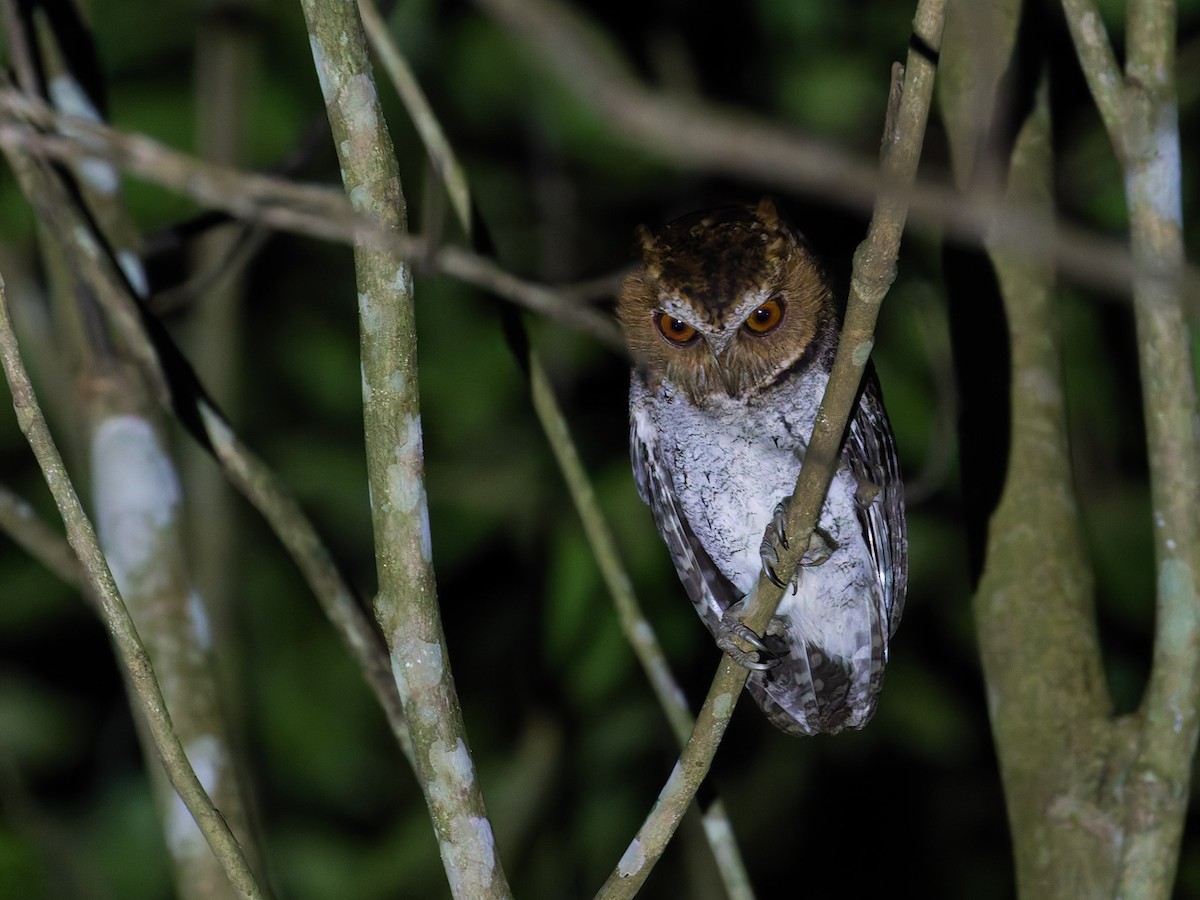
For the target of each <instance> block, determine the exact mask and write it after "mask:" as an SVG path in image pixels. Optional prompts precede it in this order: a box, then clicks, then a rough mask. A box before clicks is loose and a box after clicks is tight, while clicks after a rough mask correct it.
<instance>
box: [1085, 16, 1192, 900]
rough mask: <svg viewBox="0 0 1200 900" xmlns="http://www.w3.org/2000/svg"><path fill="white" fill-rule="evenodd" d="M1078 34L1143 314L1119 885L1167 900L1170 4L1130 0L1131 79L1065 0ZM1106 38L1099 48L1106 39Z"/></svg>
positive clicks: (1175, 696)
mask: <svg viewBox="0 0 1200 900" xmlns="http://www.w3.org/2000/svg"><path fill="white" fill-rule="evenodd" d="M1063 8H1064V10H1065V12H1066V14H1067V22H1068V24H1069V26H1070V29H1071V36H1072V39H1073V40H1074V42H1075V48H1076V53H1077V55H1078V56H1079V60H1080V63H1081V65H1082V66H1083V70H1084V74H1085V76H1086V77H1087V80H1088V85H1089V87H1090V88H1091V90H1092V95H1093V98H1094V99H1095V101H1096V105H1097V106H1098V107H1099V108H1100V110H1101V113H1102V117H1103V119H1104V124H1105V127H1106V128H1107V130H1108V134H1109V139H1110V141H1111V142H1112V145H1113V147H1114V149H1115V151H1116V154H1117V158H1118V159H1119V161H1120V162H1121V165H1122V168H1123V169H1124V174H1125V198H1126V203H1127V205H1128V208H1129V230H1130V244H1131V246H1132V249H1133V257H1134V264H1135V271H1134V283H1133V304H1134V319H1135V322H1136V326H1137V343H1138V365H1139V369H1140V373H1141V382H1142V398H1143V406H1144V410H1145V420H1146V444H1147V451H1148V454H1147V455H1148V459H1149V464H1150V498H1151V504H1152V509H1153V515H1154V523H1153V525H1154V527H1153V533H1154V552H1155V564H1156V569H1157V575H1158V577H1157V590H1156V598H1157V602H1156V618H1155V633H1154V652H1153V662H1152V666H1151V670H1150V680H1149V684H1148V686H1147V689H1146V692H1145V695H1144V696H1143V698H1142V703H1141V706H1140V708H1139V713H1140V716H1141V720H1142V721H1141V725H1142V727H1141V732H1140V734H1139V737H1138V752H1137V758H1136V761H1135V763H1134V766H1133V769H1132V771H1131V772H1130V775H1129V778H1128V781H1127V787H1126V792H1125V801H1126V805H1125V809H1124V817H1123V822H1122V825H1123V827H1124V829H1125V834H1124V843H1123V845H1122V860H1121V863H1122V865H1121V871H1120V880H1119V889H1120V890H1122V891H1124V892H1127V893H1129V894H1131V895H1132V894H1136V895H1139V896H1166V895H1167V894H1168V893H1169V891H1170V885H1171V884H1172V882H1173V880H1174V873H1175V867H1176V865H1177V862H1178V859H1177V857H1178V852H1179V842H1180V839H1181V836H1182V831H1183V817H1184V812H1185V811H1186V808H1187V797H1188V790H1189V785H1190V782H1191V761H1192V756H1193V755H1194V753H1195V750H1196V740H1197V735H1198V732H1200V716H1198V715H1197V707H1198V705H1200V594H1198V590H1200V585H1198V584H1197V579H1198V575H1200V522H1198V521H1197V517H1196V507H1195V497H1196V491H1197V489H1198V486H1200V448H1198V446H1197V442H1198V439H1197V434H1198V431H1200V428H1198V423H1197V408H1196V399H1197V398H1196V383H1195V375H1194V369H1193V366H1192V350H1191V345H1190V340H1189V330H1188V322H1187V315H1186V309H1185V304H1184V291H1183V279H1182V272H1183V263H1184V253H1183V213H1182V201H1181V192H1182V181H1181V171H1180V148H1179V121H1178V116H1179V110H1178V100H1177V97H1176V92H1175V38H1176V34H1175V4H1174V3H1173V2H1172V0H1130V2H1129V7H1128V12H1127V35H1126V40H1127V52H1126V64H1125V72H1124V77H1123V78H1122V77H1121V76H1120V73H1119V72H1118V71H1117V69H1116V65H1115V62H1113V61H1112V51H1111V49H1108V50H1105V47H1106V46H1107V37H1106V36H1105V35H1104V34H1103V32H1102V31H1100V32H1099V34H1097V25H1096V23H1097V22H1098V21H1099V16H1098V13H1097V11H1096V9H1095V7H1094V5H1093V4H1092V2H1091V0H1063ZM1099 44H1103V46H1098V45H1099Z"/></svg>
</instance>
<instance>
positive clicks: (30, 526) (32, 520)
mask: <svg viewBox="0 0 1200 900" xmlns="http://www.w3.org/2000/svg"><path fill="white" fill-rule="evenodd" d="M0 530H3V531H5V532H7V533H8V536H9V537H11V538H12V539H13V540H14V541H15V542H16V543H17V544H18V545H19V546H20V547H21V548H22V549H24V550H25V552H26V553H28V554H29V555H30V556H32V557H33V558H34V559H36V560H37V561H38V562H40V563H41V564H42V565H43V566H45V567H46V568H47V569H49V570H50V571H51V572H53V573H54V574H55V575H57V576H58V577H59V578H60V579H61V580H62V581H64V582H66V583H67V584H69V585H71V586H72V587H78V586H79V560H78V559H76V558H75V554H74V553H72V552H71V545H70V544H68V543H67V541H66V539H65V538H64V537H63V536H62V535H61V534H59V533H58V531H56V530H55V529H53V528H51V527H50V525H49V524H47V523H46V522H45V521H44V520H43V519H42V518H41V517H40V516H39V515H38V513H37V510H36V509H34V508H33V506H32V505H31V504H30V503H29V502H28V501H27V500H25V498H24V497H21V496H20V495H19V494H16V493H14V492H13V491H11V490H10V489H9V488H8V487H6V486H5V485H2V484H0Z"/></svg>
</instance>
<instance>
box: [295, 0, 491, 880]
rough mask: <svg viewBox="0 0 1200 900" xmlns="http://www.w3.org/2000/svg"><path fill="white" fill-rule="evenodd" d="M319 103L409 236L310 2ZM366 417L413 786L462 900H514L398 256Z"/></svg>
mask: <svg viewBox="0 0 1200 900" xmlns="http://www.w3.org/2000/svg"><path fill="white" fill-rule="evenodd" d="M301 5H302V6H303V9H304V15H305V19H306V20H307V22H308V29H309V41H310V43H311V46H312V53H313V61H314V64H315V65H316V70H317V77H318V79H319V80H320V83H321V92H322V94H323V95H324V97H325V104H326V108H327V112H328V115H329V121H330V125H331V126H332V129H333V136H334V143H335V145H336V147H337V153H338V160H339V162H340V163H341V166H342V177H343V182H344V184H345V189H346V193H347V195H348V196H349V197H350V201H351V203H352V204H353V206H354V208H355V211H356V212H359V213H361V214H364V215H366V216H368V217H370V218H371V219H373V220H375V221H377V222H379V223H380V224H381V225H382V226H384V227H385V228H387V229H389V230H391V231H394V232H402V231H404V229H405V208H404V195H403V193H402V191H401V187H400V176H399V171H398V167H397V163H396V158H395V154H394V152H393V149H392V141H391V137H390V135H389V134H388V131H387V128H386V126H385V124H384V122H383V114H382V111H381V109H380V106H379V99H378V97H377V95H376V92H375V81H374V77H373V75H372V72H371V68H370V61H369V59H368V56H367V47H366V38H365V36H364V34H363V28H362V23H361V22H360V20H359V17H358V12H357V9H356V7H355V5H354V4H353V3H350V2H344V0H343V2H319V0H302V4H301ZM354 257H355V269H356V274H357V280H358V298H359V324H360V327H361V338H362V366H363V414H364V420H365V425H366V444H367V470H368V475H369V479H370V485H371V499H372V504H371V505H372V517H373V521H374V527H375V537H376V554H377V560H378V573H379V594H378V597H377V598H376V606H375V611H376V616H377V618H378V620H379V623H380V625H381V626H382V628H383V632H384V637H385V638H386V640H387V642H388V646H389V648H390V650H391V654H392V668H393V672H394V674H395V678H396V684H397V686H398V688H399V690H400V696H401V700H402V701H403V703H404V709H405V713H406V714H407V718H408V722H409V729H410V732H411V736H412V743H413V751H414V755H415V757H416V768H417V774H418V777H419V779H420V781H421V787H422V790H423V791H424V793H425V799H426V803H427V804H428V806H429V810H430V814H431V816H432V818H433V824H434V829H435V831H436V833H437V837H438V842H439V845H440V848H441V853H442V862H443V864H444V866H445V869H446V874H447V876H448V878H449V881H450V887H451V891H452V892H453V894H454V896H455V897H458V898H463V900H467V898H469V900H483V898H490V897H507V896H509V889H508V885H507V882H506V880H505V877H504V872H503V870H502V868H501V866H500V861H499V860H498V859H497V857H496V848H495V841H494V838H493V834H492V826H491V823H490V822H489V821H488V818H487V813H486V811H485V809H484V804H483V794H482V792H481V790H480V787H479V783H478V780H477V778H476V775H475V767H474V764H473V762H472V760H471V754H470V751H469V750H468V748H467V741H466V733H465V730H464V727H463V721H462V711H461V709H460V708H459V703H458V696H457V694H456V693H455V690H454V682H453V678H452V676H451V673H450V665H449V658H448V654H447V650H446V643H445V636H444V633H443V631H442V625H441V615H440V612H439V609H438V604H437V591H436V584H435V581H434V573H433V558H432V547H431V546H430V535H429V509H428V504H427V500H426V495H425V486H424V478H423V469H424V461H423V452H422V442H421V418H420V398H419V393H418V386H417V358H416V357H417V354H416V333H415V322H414V311H413V302H412V281H411V277H410V273H409V269H408V266H407V265H406V264H405V262H404V261H403V259H402V258H401V256H400V255H399V254H398V253H397V252H395V250H394V249H392V248H390V247H380V246H379V245H378V243H374V242H373V243H370V244H368V243H367V242H365V241H360V242H358V243H357V244H356V246H355V254H354Z"/></svg>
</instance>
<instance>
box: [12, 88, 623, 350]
mask: <svg viewBox="0 0 1200 900" xmlns="http://www.w3.org/2000/svg"><path fill="white" fill-rule="evenodd" d="M0 109H4V110H6V111H7V112H9V113H11V114H12V115H13V116H17V117H19V118H20V120H21V121H22V123H23V124H0V144H2V145H4V146H7V147H10V148H20V149H22V150H25V151H27V152H29V153H34V154H38V155H41V156H45V157H46V158H48V159H54V160H58V161H63V162H77V161H78V160H80V159H81V158H84V159H94V158H101V159H104V160H107V161H111V162H113V163H114V164H115V165H118V166H120V167H121V168H122V169H124V170H126V171H129V172H132V173H133V174H135V175H137V176H138V177H140V178H144V179H146V180H148V181H151V182H153V183H155V184H159V185H161V186H163V187H165V188H167V189H169V190H173V191H177V192H178V193H180V194H183V195H185V196H188V197H190V198H192V199H193V200H195V201H196V202H198V203H201V204H204V205H206V206H209V207H211V208H213V209H219V210H222V211H224V212H227V213H229V214H230V215H233V216H236V217H238V218H240V219H245V220H247V221H253V222H260V223H262V224H265V225H269V226H271V227H273V228H277V229H280V230H284V231H291V232H295V233H298V234H305V235H308V236H310V237H315V238H319V239H321V240H329V241H337V242H347V243H348V242H352V241H355V240H360V241H362V242H364V243H367V244H372V245H374V246H377V247H378V248H379V249H389V248H390V249H393V250H394V251H395V252H396V253H398V254H400V255H401V256H403V257H404V259H406V260H420V261H421V264H422V266H424V267H425V268H426V270H427V271H430V272H440V273H444V274H446V275H448V276H450V277H452V278H457V279H458V280H460V281H463V282H465V283H467V284H470V285H473V286H475V287H478V288H481V289H483V290H486V291H490V292H492V293H495V294H496V295H498V296H500V297H503V298H504V299H506V300H511V301H512V302H514V303H517V304H518V305H521V306H524V307H526V308H527V309H529V310H530V311H532V312H536V313H540V314H542V315H545V316H547V317H549V318H553V319H556V320H558V321H560V322H563V323H564V324H566V325H569V326H571V327H573V328H578V329H580V330H582V331H584V332H586V333H588V334H591V335H592V336H593V337H595V338H596V339H597V340H599V341H601V342H602V343H604V344H605V345H606V346H609V347H612V348H614V349H617V348H620V347H622V346H623V342H622V341H621V337H620V334H619V331H618V329H617V327H616V325H615V324H614V323H613V322H612V319H611V317H609V316H606V315H604V314H603V313H601V312H599V311H597V310H595V309H592V308H590V307H587V306H584V305H581V304H580V303H579V302H578V300H577V296H578V294H579V293H580V292H582V293H584V294H585V295H587V296H594V293H593V292H594V290H595V286H594V285H593V284H591V283H588V284H586V285H584V286H582V287H581V288H575V287H572V286H569V285H568V286H565V287H562V288H555V287H548V286H545V285H540V284H536V283H534V282H530V281H525V280H523V279H521V278H518V277H516V276H514V275H511V274H509V273H508V272H506V271H504V270H503V269H501V268H500V267H499V266H497V265H496V263H495V262H493V261H492V260H489V259H487V258H485V257H482V256H479V255H478V254H475V253H472V252H470V251H468V250H465V249H462V248H460V247H452V246H446V247H440V248H438V249H436V250H435V249H434V246H433V245H432V244H430V242H428V241H427V240H425V239H423V238H421V237H420V236H418V235H412V234H405V233H397V232H392V231H386V230H383V229H381V228H380V227H379V225H378V224H377V223H376V222H374V221H373V220H371V219H370V218H369V217H366V216H363V215H361V214H357V213H356V212H355V211H354V209H353V208H352V207H351V205H350V202H349V201H348V199H347V198H346V196H345V194H344V193H343V192H341V191H335V190H333V189H330V188H326V187H321V186H317V185H307V184H294V183H292V182H288V181H284V180H282V179H280V178H276V177H273V176H269V175H256V174H253V173H247V172H244V171H242V170H239V169H235V168H232V167H229V166H224V165H220V164H218V163H213V162H209V161H207V160H203V159H200V158H198V157H194V156H190V155H188V154H186V153H181V152H179V151H176V150H172V149H170V148H168V147H165V146H163V145H162V144H160V143H158V142H156V141H154V140H152V139H151V138H148V137H145V136H142V135H129V134H124V133H122V132H119V131H114V130H113V129H112V128H110V127H108V126H107V125H103V124H99V123H95V122H90V121H88V120H86V119H79V118H77V117H70V116H60V115H57V114H56V113H54V112H53V110H50V109H49V108H48V107H46V106H45V105H44V104H41V103H39V102H38V101H36V100H30V99H29V98H28V97H26V96H24V95H22V94H19V93H17V92H15V91H12V90H0ZM31 125H32V126H37V127H38V128H43V129H53V130H54V131H56V132H57V131H63V132H66V133H64V134H42V133H40V132H38V131H36V130H33V129H31V127H30V126H31Z"/></svg>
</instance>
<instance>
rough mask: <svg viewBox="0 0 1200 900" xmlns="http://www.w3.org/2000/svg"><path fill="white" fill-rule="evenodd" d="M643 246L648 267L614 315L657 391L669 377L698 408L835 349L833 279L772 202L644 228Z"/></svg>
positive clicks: (630, 282)
mask: <svg viewBox="0 0 1200 900" xmlns="http://www.w3.org/2000/svg"><path fill="white" fill-rule="evenodd" d="M638 238H639V240H640V242H641V246H642V265H641V267H640V268H639V269H638V270H637V271H635V272H634V273H633V274H631V275H630V276H629V277H628V278H626V279H625V283H624V285H622V288H621V297H620V300H619V302H618V305H617V315H618V317H619V318H620V320H621V324H622V325H623V326H624V329H625V337H626V340H627V341H628V343H629V351H630V353H631V354H632V356H633V359H634V363H635V365H637V366H638V367H639V368H640V369H641V370H642V372H643V374H644V375H645V377H646V380H647V383H648V384H649V385H650V387H651V388H656V387H657V386H658V384H659V383H661V381H662V380H663V379H664V378H665V379H666V380H668V381H670V382H671V383H672V384H673V385H674V386H675V387H676V388H678V389H679V390H681V391H682V392H683V393H684V394H686V395H687V396H688V398H689V399H690V400H691V401H692V402H693V403H695V404H697V405H700V406H703V405H705V404H706V403H708V402H709V401H710V400H711V399H712V398H713V397H716V396H722V395H723V396H727V397H737V398H742V397H746V396H748V395H750V394H753V393H754V392H756V391H758V390H761V389H762V388H764V387H766V386H768V385H770V384H772V383H774V381H775V380H776V379H777V378H778V377H779V376H780V374H781V373H783V372H784V371H786V370H787V369H789V368H791V367H792V366H793V365H795V364H797V363H798V362H801V360H802V358H804V357H805V356H806V354H808V355H809V357H810V358H811V359H813V360H814V361H816V360H817V359H818V358H820V359H823V358H824V356H825V354H824V353H818V354H816V355H814V354H813V351H824V350H828V349H829V348H830V347H832V345H833V342H835V341H836V339H837V321H836V312H835V309H834V305H833V297H832V294H831V292H830V289H829V285H828V281H827V279H826V277H825V275H824V273H823V272H822V271H821V269H820V267H819V265H818V263H817V261H816V259H815V258H814V257H813V255H812V253H811V252H810V251H809V250H808V248H807V246H805V245H804V244H803V243H802V241H801V240H800V239H799V238H798V237H797V236H796V234H795V233H794V232H793V231H792V230H791V229H790V228H788V226H787V225H786V224H784V223H783V222H782V221H780V219H779V215H778V213H776V211H775V206H774V204H772V203H771V201H770V200H763V201H762V202H760V203H759V204H758V206H757V207H735V208H729V209H717V210H712V211H710V212H707V213H697V214H694V215H691V216H685V217H684V218H682V219H678V220H676V221H675V222H672V223H671V224H670V225H667V226H666V227H665V228H663V229H662V230H661V231H659V232H657V233H651V232H649V231H648V230H647V229H645V228H644V227H643V228H639V229H638Z"/></svg>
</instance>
